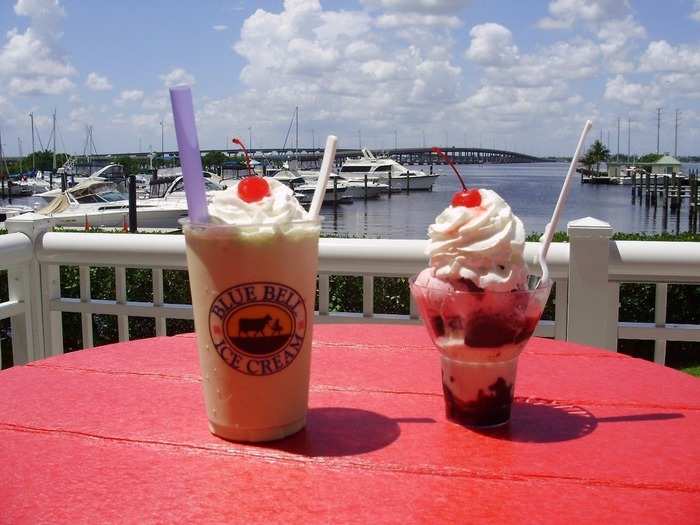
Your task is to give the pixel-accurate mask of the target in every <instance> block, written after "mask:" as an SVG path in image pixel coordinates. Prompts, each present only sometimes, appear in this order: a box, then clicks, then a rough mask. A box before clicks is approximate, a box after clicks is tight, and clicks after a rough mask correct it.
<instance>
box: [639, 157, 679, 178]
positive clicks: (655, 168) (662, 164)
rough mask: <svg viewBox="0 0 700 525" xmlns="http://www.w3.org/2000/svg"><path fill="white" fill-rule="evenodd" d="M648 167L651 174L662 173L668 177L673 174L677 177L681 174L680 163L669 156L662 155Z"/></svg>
mask: <svg viewBox="0 0 700 525" xmlns="http://www.w3.org/2000/svg"><path fill="white" fill-rule="evenodd" d="M645 166H646V165H645ZM650 166H651V172H652V173H659V174H661V173H664V174H668V175H671V174H674V173H675V174H676V175H678V174H679V173H680V172H681V161H679V160H678V159H676V158H674V157H671V156H670V155H664V156H663V157H661V158H660V159H659V160H657V161H656V162H652V163H651V164H650Z"/></svg>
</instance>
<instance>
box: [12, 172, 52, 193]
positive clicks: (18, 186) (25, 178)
mask: <svg viewBox="0 0 700 525" xmlns="http://www.w3.org/2000/svg"><path fill="white" fill-rule="evenodd" d="M39 173H41V172H39ZM8 182H9V184H8V188H9V194H10V196H11V197H31V196H32V195H34V194H35V193H41V192H43V191H46V190H48V189H49V183H48V182H47V181H44V180H42V179H41V178H39V177H37V176H34V175H33V174H22V175H11V176H10V178H9V179H8Z"/></svg>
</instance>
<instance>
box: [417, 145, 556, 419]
mask: <svg viewBox="0 0 700 525" xmlns="http://www.w3.org/2000/svg"><path fill="white" fill-rule="evenodd" d="M433 151H435V152H436V153H437V154H438V155H443V156H444V153H443V152H442V151H441V150H440V149H438V148H433ZM444 158H445V159H446V160H447V162H448V164H449V165H450V166H451V167H452V169H453V170H454V171H455V173H456V174H457V176H458V177H459V180H460V182H461V184H462V188H463V190H462V191H460V192H458V193H456V194H455V195H454V197H453V198H452V201H451V204H450V206H448V207H447V208H446V209H445V210H444V211H443V212H442V213H441V214H440V215H438V217H437V218H436V219H435V223H434V224H432V225H431V226H430V228H429V230H428V236H429V237H430V241H429V243H428V248H427V253H428V255H429V256H430V266H429V267H428V268H426V269H424V270H423V271H422V272H420V273H419V274H418V275H417V276H416V277H415V278H414V279H412V280H411V293H412V295H413V297H414V299H415V300H416V303H417V305H418V308H419V311H420V313H421V317H422V318H423V321H424V323H425V325H426V328H427V329H428V333H429V335H430V337H431V339H432V341H433V343H434V344H435V346H436V347H437V348H438V350H439V351H440V353H441V354H442V355H441V364H442V385H443V392H444V395H445V408H446V415H447V418H448V419H449V420H450V421H453V422H455V423H459V424H461V425H465V426H473V427H489V426H498V425H502V424H504V423H507V422H508V420H509V419H510V411H511V404H512V402H513V390H514V386H515V376H516V371H517V366H518V357H519V355H520V353H521V352H522V350H523V348H524V347H525V345H526V344H527V342H528V340H529V339H530V336H532V334H533V332H534V331H535V328H536V327H537V323H538V322H539V320H540V316H541V315H542V311H543V310H544V307H545V304H546V303H547V298H548V297H549V292H550V289H551V281H549V280H548V279H547V280H546V281H543V280H541V279H540V278H539V277H535V276H530V275H529V272H528V268H527V265H526V264H525V261H524V259H523V250H524V247H525V230H524V228H523V224H522V222H521V221H520V219H519V218H518V217H516V216H515V215H514V214H513V213H512V210H511V209H510V206H508V204H507V203H506V202H505V201H504V200H503V199H502V198H501V197H500V196H499V195H498V194H497V193H496V192H494V191H492V190H486V189H467V188H466V186H465V185H464V182H463V181H462V178H461V176H460V175H459V173H458V172H457V170H456V168H455V167H454V165H453V164H452V163H451V162H450V160H449V158H447V157H446V156H445V157H444Z"/></svg>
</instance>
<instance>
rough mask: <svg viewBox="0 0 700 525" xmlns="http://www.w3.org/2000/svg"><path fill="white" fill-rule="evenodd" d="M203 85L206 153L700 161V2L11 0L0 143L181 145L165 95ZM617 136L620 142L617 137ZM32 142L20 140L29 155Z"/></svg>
mask: <svg viewBox="0 0 700 525" xmlns="http://www.w3.org/2000/svg"><path fill="white" fill-rule="evenodd" d="M178 84H189V85H191V86H192V91H193V96H194V104H195V111H196V118H197V127H198V134H199V142H200V147H201V148H202V149H210V148H217V149H218V148H224V147H226V148H231V147H232V145H231V138H232V137H234V136H240V137H241V138H243V140H244V141H246V142H247V141H250V140H251V139H252V146H253V147H271V148H277V147H281V146H282V144H283V142H284V139H285V135H286V134H287V130H288V128H289V125H290V119H291V117H292V115H293V113H294V109H295V107H296V106H298V107H299V129H300V132H299V143H300V145H301V146H306V147H308V146H311V145H312V143H313V144H314V145H316V146H318V145H319V144H321V143H323V141H324V138H325V136H326V135H328V134H330V133H333V134H335V135H337V136H338V138H339V147H345V148H355V147H358V145H360V144H361V145H362V146H363V147H370V148H375V149H382V148H391V147H394V145H395V144H396V145H398V146H399V147H411V146H419V147H420V146H424V145H426V146H432V145H439V146H446V145H447V146H483V147H494V146H495V147H496V148H499V149H508V150H514V151H519V152H523V153H529V154H533V155H567V154H568V155H570V154H571V153H572V152H573V149H574V147H575V144H576V140H577V137H578V135H579V133H580V130H581V128H582V126H583V123H584V122H585V120H586V119H587V118H590V119H592V120H593V122H594V128H593V131H592V136H593V137H596V138H599V137H601V136H602V137H603V140H604V141H605V142H607V143H608V145H609V147H610V149H611V151H612V152H613V153H615V152H616V151H617V150H618V138H617V137H618V119H620V123H621V124H620V150H621V151H622V152H623V153H625V152H626V151H627V136H628V128H629V129H630V131H631V141H630V142H631V150H632V153H633V154H634V153H637V154H641V153H647V152H655V151H656V142H657V108H662V109H661V132H660V143H661V144H660V149H661V151H662V152H664V151H665V152H670V153H671V154H673V152H674V128H675V121H676V111H678V112H679V117H678V122H679V125H678V129H679V132H678V154H679V155H689V154H696V155H697V154H700V0H666V1H663V2H661V1H657V0H550V1H546V0H529V1H526V2H525V1H516V0H510V1H507V0H337V1H331V0H285V1H259V2H252V1H248V0H245V1H242V0H198V1H194V0H180V1H178V2H172V1H171V0H148V1H143V0H122V1H120V2H108V1H106V0H95V1H90V2H86V1H84V0H16V1H15V0H0V132H1V133H2V144H3V149H4V151H5V153H6V154H7V155H10V156H14V155H17V154H18V153H19V148H20V147H21V148H22V151H23V153H24V154H25V155H26V154H27V153H28V152H29V151H31V128H30V121H29V117H28V114H29V113H30V112H32V113H33V114H34V117H35V118H34V120H35V125H36V129H37V131H38V134H37V139H36V147H37V148H39V142H40V141H41V143H42V144H44V145H46V142H47V140H48V138H49V136H50V134H51V114H52V113H53V111H54V109H55V111H56V115H57V125H58V133H57V150H58V151H67V152H69V153H71V154H76V153H82V152H83V151H84V150H85V143H86V129H87V126H92V130H93V131H92V136H93V142H94V144H95V149H96V151H97V153H117V152H139V151H140V152H145V151H160V149H161V122H163V128H162V130H163V142H164V147H165V150H166V151H167V150H173V149H175V148H176V140H175V135H174V130H173V124H172V114H171V110H170V103H169V97H168V87H170V86H174V85H178ZM608 136H609V137H610V138H609V139H608ZM20 143H21V144H20Z"/></svg>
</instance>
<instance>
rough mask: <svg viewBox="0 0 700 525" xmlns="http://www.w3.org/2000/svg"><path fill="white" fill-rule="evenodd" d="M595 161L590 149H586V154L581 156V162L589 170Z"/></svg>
mask: <svg viewBox="0 0 700 525" xmlns="http://www.w3.org/2000/svg"><path fill="white" fill-rule="evenodd" d="M595 162H596V160H595V158H593V154H592V153H591V151H590V150H588V151H587V152H586V154H585V155H584V156H583V157H582V158H581V164H583V165H584V166H585V167H586V168H587V169H589V170H590V169H591V168H592V167H593V164H595Z"/></svg>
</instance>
